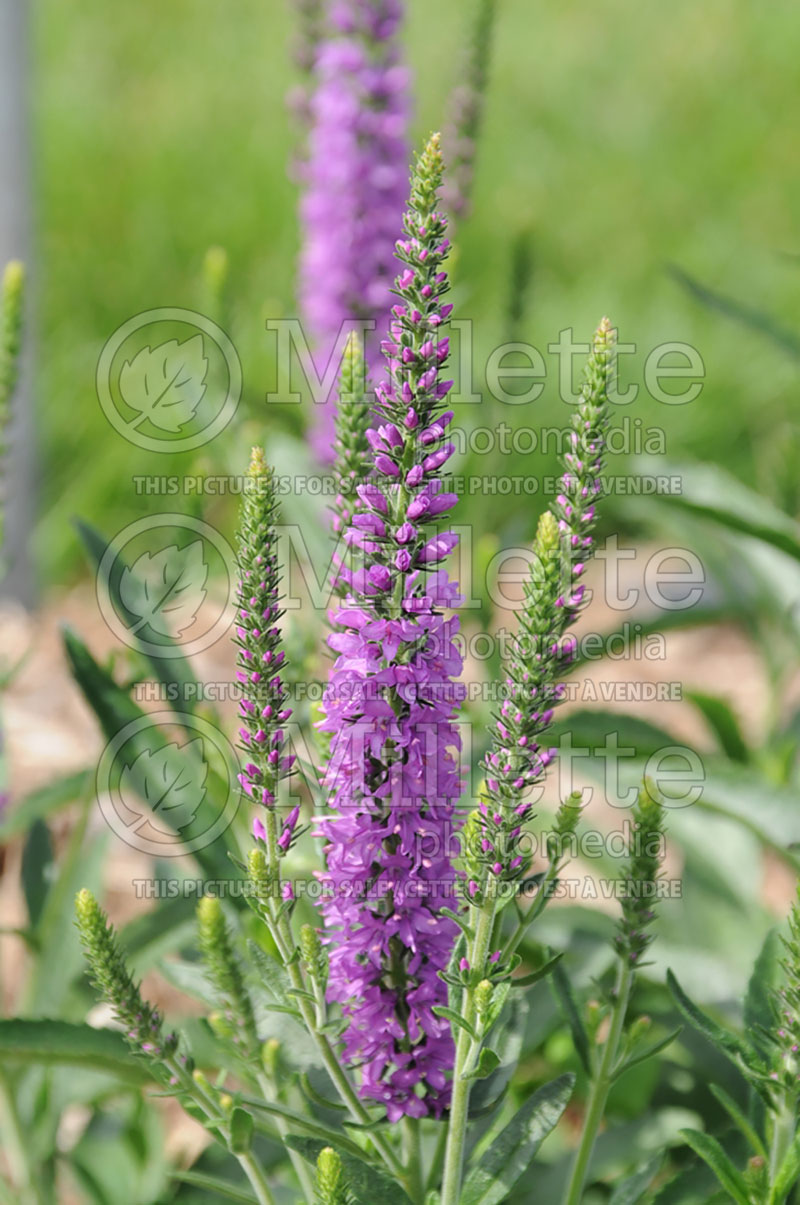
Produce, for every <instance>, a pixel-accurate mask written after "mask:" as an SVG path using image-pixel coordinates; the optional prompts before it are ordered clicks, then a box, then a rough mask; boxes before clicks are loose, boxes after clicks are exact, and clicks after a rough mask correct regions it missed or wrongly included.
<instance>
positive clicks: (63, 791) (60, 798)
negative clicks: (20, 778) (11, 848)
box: [0, 770, 94, 844]
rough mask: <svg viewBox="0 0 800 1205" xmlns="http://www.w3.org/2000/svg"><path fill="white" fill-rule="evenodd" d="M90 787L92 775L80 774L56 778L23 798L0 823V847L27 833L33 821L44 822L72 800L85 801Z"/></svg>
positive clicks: (90, 773)
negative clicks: (0, 844) (83, 799)
mask: <svg viewBox="0 0 800 1205" xmlns="http://www.w3.org/2000/svg"><path fill="white" fill-rule="evenodd" d="M93 786H94V771H93V770H80V771H78V773H77V774H69V775H68V776H67V777H66V778H58V779H56V780H55V782H51V783H48V784H47V786H46V787H40V788H39V790H37V791H32V792H31V793H30V795H26V796H25V797H24V798H23V799H21V800H20V801H19V803H17V804H15V805H14V807H13V808H11V809H10V810H9V811H7V812H6V814H5V815H4V816H3V820H2V823H0V843H2V844H5V842H6V841H10V840H11V838H12V837H16V836H18V835H19V833H24V832H27V831H28V829H29V828H30V827H31V825H32V824H33V823H34V822H35V821H36V820H46V819H47V817H48V816H51V815H52V814H53V812H57V811H59V810H60V809H61V808H63V807H66V806H67V804H68V803H73V802H74V801H75V800H76V799H82V798H85V797H86V796H87V795H88V794H89V792H90V791H91V790H92V788H93Z"/></svg>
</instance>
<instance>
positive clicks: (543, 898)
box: [500, 862, 560, 964]
mask: <svg viewBox="0 0 800 1205" xmlns="http://www.w3.org/2000/svg"><path fill="white" fill-rule="evenodd" d="M559 869H560V867H559V866H558V864H557V863H555V862H551V863H550V865H549V866H548V868H547V873H546V874H545V876H544V878H543V879H542V883H541V886H540V888H539V891H538V893H537V895H536V898H535V900H534V901H533V903H532V904H531V906H530V908H529V909H528V911H527V912H526V913H525V915H524V916H522V917H520V919H519V921H518V922H517V927H516V929H515V930H514V932H513V933H511V934H510V936H509V938H508V941H507V942H506V944H505V945H504V946H503V951H502V953H501V955H500V962H501V964H505V963H506V962H507V961H508V959H509V958H510V957H511V955H512V954H514V953H516V950H517V947H518V946H519V944H520V942H521V941H522V939H523V937H524V936H525V933H526V932H527V930H528V929H529V928H530V926H531V925H532V924H533V922H534V921H535V920H536V919H537V918H538V917H539V916H541V914H542V913H543V912H544V910H545V908H546V907H547V904H548V902H549V900H550V895H549V891H548V889H549V887H550V885H551V884H552V883H553V882H555V880H556V878H557V877H558V872H559Z"/></svg>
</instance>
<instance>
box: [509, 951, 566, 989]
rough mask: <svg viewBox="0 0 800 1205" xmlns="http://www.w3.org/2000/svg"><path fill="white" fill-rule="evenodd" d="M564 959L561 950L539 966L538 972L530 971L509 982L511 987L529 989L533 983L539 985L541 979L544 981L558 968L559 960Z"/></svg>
mask: <svg viewBox="0 0 800 1205" xmlns="http://www.w3.org/2000/svg"><path fill="white" fill-rule="evenodd" d="M563 957H564V951H563V950H561V951H560V952H559V953H558V954H556V955H555V956H554V957H553V958H551V959H549V961H548V962H545V963H544V965H543V966H540V967H539V969H538V971H531V972H530V974H528V975H520V976H519V977H518V978H516V979H512V980H511V986H512V987H531V986H532V985H533V984H534V983H539V981H540V980H541V979H546V978H547V976H548V975H550V974H551V973H552V972H553V971H554V970H555V969H556V967H557V966H558V964H559V962H561V959H562V958H563Z"/></svg>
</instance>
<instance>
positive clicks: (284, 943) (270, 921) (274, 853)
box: [263, 808, 405, 1180]
mask: <svg viewBox="0 0 800 1205" xmlns="http://www.w3.org/2000/svg"><path fill="white" fill-rule="evenodd" d="M264 829H265V832H266V837H267V840H266V846H267V862H268V864H269V868H270V871H271V872H272V883H273V887H274V889H277V887H278V885H279V881H280V865H279V858H278V846H277V823H276V819H275V812H274V810H273V809H271V808H270V809H267V812H266V815H265V819H264ZM263 916H264V919H265V921H266V922H267V925H268V927H269V930H270V933H271V934H272V938H273V940H274V942H275V945H276V946H277V947H278V953H279V955H280V958H281V962H282V963H283V966H284V967H285V969H286V971H287V973H288V975H289V979H290V981H291V984H292V987H294V988H297V989H299V990H300V991H303V992H304V991H305V990H306V983H305V980H304V979H303V974H302V972H301V970H300V967H299V966H298V964H297V959H296V958H295V957H294V944H295V943H294V939H293V937H292V932H291V929H290V928H289V922H288V921H287V919H286V915H285V913H284V914H283V915H282V916H281V917H280V919H276V917H275V915H274V913H273V910H272V900H267V901H265V903H264V909H263ZM296 1000H297V1006H298V1008H299V1010H300V1015H301V1016H302V1018H303V1022H304V1024H305V1027H306V1029H307V1030H308V1032H309V1034H310V1035H311V1038H312V1039H313V1041H314V1043H315V1044H316V1047H317V1049H318V1050H319V1053H320V1055H321V1057H322V1061H323V1063H324V1064H325V1068H326V1070H327V1072H328V1074H329V1075H330V1077H331V1080H332V1081H333V1084H334V1086H335V1088H336V1090H337V1092H338V1093H339V1096H340V1097H341V1099H342V1101H343V1102H344V1104H345V1105H346V1106H347V1108H348V1110H349V1112H350V1116H351V1117H352V1118H353V1120H354V1121H357V1122H359V1124H361V1125H368V1124H369V1123H370V1121H371V1120H372V1119H371V1118H370V1115H369V1113H368V1112H367V1110H366V1109H365V1108H364V1106H363V1104H362V1103H361V1101H360V1100H359V1098H358V1094H357V1093H356V1090H355V1088H354V1087H353V1085H352V1084H351V1083H350V1080H349V1079H348V1077H347V1075H346V1074H345V1072H344V1070H343V1068H342V1066H341V1064H340V1062H339V1060H338V1058H337V1057H336V1052H335V1051H334V1049H333V1047H332V1046H331V1044H330V1042H329V1041H328V1039H327V1037H326V1036H325V1034H322V1033H320V1032H319V1030H318V1029H317V1025H316V1020H317V1019H316V1016H315V1009H314V1008H313V1007H312V1005H311V1003H310V1002H309V1001H308V1000H307V999H306V998H305V996H303V995H298V996H297V997H296ZM369 1137H370V1141H371V1142H372V1144H373V1146H374V1147H375V1150H376V1151H377V1152H378V1154H379V1155H380V1156H381V1158H382V1159H383V1161H384V1163H385V1164H386V1166H387V1167H388V1168H389V1169H390V1170H391V1171H392V1172H393V1173H394V1174H395V1175H396V1176H398V1177H400V1178H401V1179H403V1180H404V1179H405V1175H404V1170H403V1165H402V1163H401V1162H400V1160H399V1159H398V1158H397V1155H396V1154H395V1152H394V1151H393V1150H392V1148H391V1146H390V1145H389V1143H388V1142H386V1140H385V1139H384V1138H383V1137H382V1136H381V1135H380V1134H375V1133H371V1134H370V1136H369Z"/></svg>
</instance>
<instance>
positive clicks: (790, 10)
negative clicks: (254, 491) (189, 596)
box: [34, 0, 800, 580]
mask: <svg viewBox="0 0 800 1205" xmlns="http://www.w3.org/2000/svg"><path fill="white" fill-rule="evenodd" d="M409 10H410V11H409V19H408V22H407V29H406V41H407V47H408V56H409V59H410V60H411V63H412V65H413V70H414V75H415V81H416V83H415V88H416V111H415V119H414V132H415V138H416V139H417V140H419V139H420V138H422V137H424V135H425V134H426V133H427V132H429V131H430V130H431V129H432V128H435V127H439V126H441V125H442V123H443V119H444V112H445V108H446V102H447V96H448V93H449V91H450V89H451V87H452V85H453V83H454V82H455V80H456V78H457V75H458V65H459V61H460V59H459V53H458V51H459V49H460V47H461V46H462V44H463V42H464V40H465V36H466V31H467V28H468V23H469V19H470V16H471V13H472V3H470V2H468V0H460V2H458V0H439V3H437V4H436V5H435V6H434V5H430V4H428V3H424V4H423V3H422V2H421V0H410V3H409ZM291 28H292V15H291V6H290V5H289V4H288V2H285V0H260V2H258V3H257V2H256V0H238V3H236V4H234V5H220V4H218V3H215V2H212V0H170V3H169V4H164V3H163V2H156V0H139V2H138V3H137V4H135V5H114V6H112V7H109V5H108V4H107V3H105V2H103V3H101V2H100V0H81V3H77V2H76V0H40V3H39V4H38V5H37V6H36V7H35V37H34V44H35V80H34V104H35V141H36V149H35V163H36V171H35V198H36V226H37V232H38V242H37V248H36V271H37V276H38V286H37V290H38V307H39V309H38V325H39V329H38V340H37V398H38V400H37V405H38V408H39V411H38V413H39V421H38V429H39V433H40V442H41V457H42V465H43V473H42V495H41V522H40V527H39V532H38V550H39V557H40V563H41V565H42V567H43V572H44V573H45V574H46V575H47V576H48V577H49V578H50V579H51V580H52V579H55V580H64V579H65V578H68V577H70V576H72V575H74V574H75V573H76V572H78V568H79V566H80V564H81V562H80V558H79V554H78V549H77V545H76V542H75V539H74V537H73V536H72V534H71V532H70V529H69V526H68V519H69V517H70V516H71V515H74V514H80V515H82V516H84V517H86V518H88V519H89V520H90V521H93V522H95V523H96V524H98V525H100V526H101V527H102V528H103V529H104V530H105V531H106V532H108V533H109V534H110V533H111V532H112V531H113V530H115V529H116V528H118V527H119V526H121V525H122V524H123V523H124V522H127V521H128V520H130V519H131V518H134V517H137V516H138V515H140V514H141V512H142V509H143V506H147V505H149V506H151V507H152V508H153V509H159V508H161V509H163V505H162V504H161V503H159V501H158V500H151V501H150V502H143V500H142V498H141V497H137V496H136V495H135V494H134V491H133V489H132V486H131V481H130V479H131V477H132V476H133V475H135V474H138V473H145V472H149V473H153V472H158V473H169V472H184V471H193V469H194V467H195V465H196V460H194V459H192V458H191V457H184V458H181V457H179V456H176V457H164V456H160V457H154V456H153V455H152V454H148V453H145V452H143V451H139V450H138V449H135V448H132V447H131V446H130V445H128V444H126V443H125V442H124V441H123V440H122V439H121V438H120V436H118V435H117V434H116V433H115V432H114V431H113V430H112V429H111V427H110V426H109V425H108V423H107V422H106V419H105V418H104V417H103V415H102V413H101V411H100V408H99V405H98V402H97V398H96V395H95V387H94V372H95V366H96V363H97V358H98V356H99V353H100V349H101V347H102V345H103V343H104V341H105V339H106V338H107V337H108V336H109V335H110V334H111V332H112V331H113V330H114V329H115V328H116V327H117V326H118V325H119V324H120V323H121V322H123V321H124V320H125V319H127V318H128V317H130V316H131V315H132V314H135V313H137V312H139V311H141V310H144V309H148V308H152V307H155V306H163V305H186V306H189V307H194V308H202V307H203V300H204V299H203V289H202V274H201V263H202V257H203V254H204V252H205V250H206V248H207V247H208V246H209V245H212V244H221V245H222V246H224V247H225V248H226V249H227V251H228V252H229V255H230V259H231V314H230V321H229V325H230V329H231V333H232V334H233V337H234V339H235V342H236V343H237V346H238V348H239V351H240V354H241V358H242V360H243V364H244V370H245V390H246V397H247V405H246V406H244V407H243V408H242V411H241V421H239V422H238V423H237V425H236V428H235V429H234V430H232V431H230V432H229V433H227V435H226V436H225V437H223V438H222V439H220V440H218V441H216V442H215V443H214V444H212V445H210V446H209V447H208V448H206V449H204V450H203V456H204V459H203V463H204V465H205V467H207V468H209V469H210V471H214V472H217V471H226V470H227V469H231V468H237V467H238V466H239V464H240V462H241V458H242V456H243V455H244V449H245V446H246V444H247V442H248V440H250V439H251V438H252V437H253V436H256V437H258V438H261V439H263V440H264V441H266V444H267V447H268V448H269V446H270V442H271V441H272V440H274V439H275V438H276V437H277V432H278V431H279V430H280V429H282V428H287V427H292V426H296V419H297V413H296V409H292V408H289V407H278V408H275V409H273V410H272V411H269V412H268V410H267V408H266V407H265V405H264V403H263V397H264V394H265V392H266V391H267V389H268V388H269V387H270V383H271V376H272V373H273V369H274V366H273V364H272V361H271V356H272V353H271V350H270V343H269V340H268V338H267V335H266V332H265V329H264V321H265V318H266V317H268V316H271V317H278V316H281V315H286V314H293V313H294V312H295V302H294V271H295V262H296V256H297V248H298V229H297V223H296V217H295V211H296V202H297V191H296V187H295V185H294V183H293V182H292V180H291V178H290V176H289V174H288V172H287V161H288V160H289V158H290V155H291V150H292V145H293V137H294V136H293V133H292V131H291V129H290V126H289V122H288V119H287V115H286V109H285V105H284V97H285V94H286V92H287V89H288V88H289V87H290V85H291V84H292V83H293V81H294V79H295V75H294V68H293V66H292V63H291V60H290V56H289V51H288V46H289V43H290V38H291ZM798 58H800V23H798V21H797V19H796V6H795V5H794V4H793V3H791V0H772V3H770V4H769V5H756V4H754V3H752V0H751V2H748V0H705V2H704V3H703V4H697V3H696V2H695V0H675V2H674V3H672V4H671V5H669V6H665V5H662V4H655V3H653V2H652V0H644V2H643V3H639V4H632V3H625V2H624V0H608V2H607V3H605V4H603V5H596V4H588V3H586V2H585V0H580V2H579V0H562V2H561V3H558V4H556V3H531V2H530V0H498V22H497V33H496V41H495V47H494V55H493V60H492V69H491V84H490V91H489V97H488V107H487V113H486V122H485V127H484V132H483V138H482V141H481V146H480V151H479V162H478V176H477V184H476V193H475V210H474V214H473V216H472V217H471V218H470V220H469V221H468V222H467V223H466V224H465V225H464V226H463V227H462V228H461V229H460V230H459V232H458V260H457V263H456V285H457V291H456V300H457V303H458V312H459V315H460V316H461V317H468V318H471V319H473V320H474V323H475V329H476V345H477V346H476V361H477V371H478V375H479V376H480V368H481V364H482V363H485V359H486V355H487V354H488V351H489V350H490V349H491V347H492V346H494V344H495V343H497V342H499V341H502V340H503V339H504V338H505V336H506V334H507V320H506V314H507V307H508V294H509V277H510V264H511V252H512V246H513V244H514V242H515V240H517V239H518V238H519V236H520V234H521V233H523V232H527V233H528V234H529V238H530V245H531V252H532V259H533V278H532V282H531V288H530V294H529V307H528V312H527V315H526V320H525V325H524V328H523V337H524V338H526V339H528V340H530V341H531V342H533V343H535V344H536V345H537V346H539V347H541V348H543V347H544V346H545V345H546V343H547V342H549V341H550V340H552V339H554V338H556V336H557V332H558V330H559V329H561V328H562V327H567V326H572V327H574V328H575V331H576V335H578V336H580V337H588V335H589V334H590V332H591V330H592V329H593V327H594V325H595V324H596V322H597V320H598V319H599V317H600V316H601V315H602V314H604V313H608V314H610V315H611V316H612V318H613V319H614V321H615V323H616V324H617V325H618V326H619V329H620V335H621V338H622V339H624V340H625V341H627V342H632V343H635V344H636V345H637V346H638V347H639V348H640V349H641V352H640V354H638V355H637V356H635V357H628V358H627V359H628V364H627V365H626V369H625V372H626V375H627V377H628V379H631V380H639V379H640V378H641V359H642V352H643V353H646V352H647V351H648V350H650V348H651V347H653V346H655V345H656V344H658V343H661V342H664V341H665V340H685V341H688V342H689V343H691V344H693V345H694V346H696V347H697V348H698V349H699V350H700V351H701V353H702V355H703V358H704V360H705V364H706V369H707V383H706V387H705V390H704V392H703V394H702V396H701V398H700V399H699V400H698V401H697V402H695V403H692V404H691V405H688V406H683V407H667V406H663V405H656V404H655V403H653V402H647V400H646V399H642V400H641V401H640V402H638V403H637V405H636V410H635V413H636V414H637V415H638V416H639V417H641V418H642V420H643V421H644V422H645V424H646V425H651V424H658V425H660V426H663V427H664V428H665V430H666V432H667V441H668V453H669V455H670V456H671V457H674V458H676V459H680V458H683V457H685V456H693V457H698V458H703V459H708V460H713V461H716V462H719V463H723V464H725V465H727V466H728V467H730V468H731V469H732V470H733V471H734V472H735V473H737V474H738V475H739V476H740V477H741V478H742V479H743V480H746V481H748V482H750V483H753V484H756V485H758V486H759V487H760V488H762V489H763V490H764V491H765V492H767V493H768V494H772V495H773V496H775V497H776V498H777V500H779V501H783V502H784V503H791V501H792V499H791V497H789V498H786V497H781V494H782V492H785V489H786V488H788V487H785V486H784V485H783V484H782V483H783V482H784V480H785V478H786V473H785V463H784V462H785V461H786V460H787V458H789V459H790V461H791V464H792V466H793V459H792V456H791V453H792V448H793V445H792V440H791V432H792V427H793V425H794V418H795V416H796V414H797V406H796V396H795V392H796V388H797V374H796V364H795V363H794V362H793V360H792V359H791V358H790V357H789V356H787V355H786V354H784V353H782V352H780V351H778V350H777V349H775V348H774V347H773V346H772V345H771V344H770V342H769V340H766V339H764V338H763V337H761V336H759V335H757V334H755V333H753V332H751V331H748V330H745V329H743V328H741V327H739V326H737V325H736V324H735V323H732V322H730V321H727V320H726V319H724V318H722V317H721V316H720V315H719V314H716V313H713V312H710V311H709V310H707V309H705V308H703V307H702V306H701V305H700V304H698V302H697V301H696V300H694V299H693V298H691V297H690V296H689V295H688V294H687V293H686V292H685V291H684V290H682V289H681V288H680V286H679V285H678V284H676V283H675V281H674V280H673V279H672V278H671V277H670V275H669V273H668V270H667V269H668V265H670V264H673V263H674V264H678V265H680V266H681V267H683V268H684V269H685V270H687V271H688V272H689V273H691V274H692V275H694V276H696V277H698V278H699V279H701V280H702V281H704V282H705V283H706V284H708V285H709V286H711V287H713V288H715V289H718V290H720V291H722V292H725V293H728V294H731V295H735V296H737V297H738V298H740V299H741V300H744V301H747V302H748V303H749V304H750V305H752V306H755V307H757V308H759V309H763V310H764V311H766V312H768V313H770V314H772V315H774V316H775V318H776V319H777V320H778V321H780V322H781V323H782V324H784V325H786V326H788V327H790V328H791V327H792V326H794V325H797V326H798V328H800V320H797V321H796V316H797V314H798V309H799V308H800V307H799V306H798V303H799V302H800V258H798V253H800V240H799V239H798V220H797V213H798V197H800V156H798V155H797V113H798V102H800V75H798V72H797V62H798ZM475 409H477V408H473V412H472V413H471V414H470V415H467V416H466V417H467V421H469V422H478V423H480V424H481V425H485V424H486V423H487V422H493V421H498V420H499V419H500V418H505V419H506V421H509V422H512V423H514V424H522V425H528V426H538V425H540V424H541V425H546V424H548V423H553V422H554V421H555V422H558V421H561V422H563V421H564V419H565V417H566V415H565V408H564V406H563V404H562V403H560V402H559V401H558V400H557V398H556V396H555V390H554V388H553V387H552V384H551V385H550V386H549V387H548V390H547V391H546V394H545V396H544V397H543V398H542V399H540V400H539V401H537V402H535V403H531V404H530V405H529V406H526V407H514V408H507V407H500V408H499V409H498V407H497V406H496V405H492V406H490V405H488V403H487V405H486V407H485V408H483V409H482V410H481V411H480V416H479V417H476V416H475V415H474V410H475ZM473 467H475V468H476V471H480V472H484V471H486V470H487V469H491V468H494V469H498V470H499V471H502V472H507V473H529V472H541V471H543V470H544V471H548V472H549V471H552V468H553V463H552V462H544V461H542V459H541V458H540V457H531V458H528V459H526V460H524V461H521V462H518V463H514V462H504V463H503V464H502V465H499V464H497V463H494V464H492V465H488V464H487V463H486V462H481V463H480V464H479V465H476V466H473ZM790 492H791V491H790ZM469 505H470V504H469V503H467V506H468V507H469ZM473 506H474V508H475V509H474V510H473V511H472V512H469V511H468V512H467V516H466V517H467V518H469V515H470V514H471V513H475V514H477V513H478V512H477V508H478V507H480V518H481V521H482V522H484V523H488V524H491V525H493V526H494V527H495V528H496V530H497V531H498V532H500V531H502V530H505V528H508V529H509V530H512V529H515V528H523V527H524V528H526V529H527V528H529V527H530V524H531V520H530V515H529V511H530V507H531V502H530V499H525V498H521V499H516V500H515V499H511V500H509V499H502V500H500V499H496V500H491V499H490V500H488V502H483V501H481V500H480V499H478V500H477V501H476V502H474V503H473ZM222 512H223V513H221V514H220V521H221V522H226V523H227V522H228V521H229V520H230V521H231V522H232V517H230V516H229V515H228V512H227V511H226V510H225V508H224V506H223V507H222Z"/></svg>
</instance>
